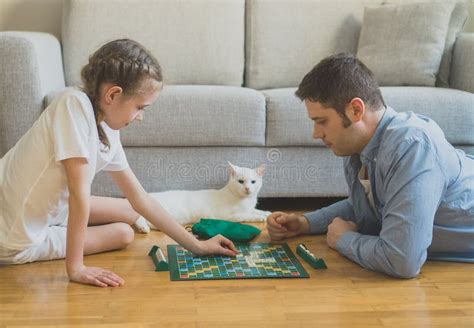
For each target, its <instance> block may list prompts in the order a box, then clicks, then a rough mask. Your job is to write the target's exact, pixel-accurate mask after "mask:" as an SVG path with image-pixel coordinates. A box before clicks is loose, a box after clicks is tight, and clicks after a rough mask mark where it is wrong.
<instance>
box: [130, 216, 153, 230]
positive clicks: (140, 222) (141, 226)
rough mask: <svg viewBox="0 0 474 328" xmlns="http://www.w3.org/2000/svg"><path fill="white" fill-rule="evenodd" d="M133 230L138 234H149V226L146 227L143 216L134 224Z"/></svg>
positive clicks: (146, 223)
mask: <svg viewBox="0 0 474 328" xmlns="http://www.w3.org/2000/svg"><path fill="white" fill-rule="evenodd" d="M134 226H135V228H136V229H137V231H138V232H139V233H149V232H150V226H149V225H148V222H147V221H146V219H145V218H144V217H143V216H140V217H139V218H138V219H137V221H135V223H134Z"/></svg>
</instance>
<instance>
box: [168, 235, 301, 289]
mask: <svg viewBox="0 0 474 328" xmlns="http://www.w3.org/2000/svg"><path fill="white" fill-rule="evenodd" d="M236 247H237V249H238V250H239V251H240V253H239V254H238V255H237V256H236V257H230V256H221V255H217V256H197V255H194V254H193V253H191V252H189V251H187V250H185V249H184V248H183V247H182V246H179V245H168V263H169V270H170V278H171V280H173V281H174V280H211V279H255V278H308V277H309V275H308V273H307V272H306V270H305V269H304V268H303V266H302V265H301V263H300V262H299V261H298V259H297V258H296V256H295V255H294V253H293V252H292V251H291V249H290V248H289V247H288V245H287V244H271V243H260V244H245V245H236Z"/></svg>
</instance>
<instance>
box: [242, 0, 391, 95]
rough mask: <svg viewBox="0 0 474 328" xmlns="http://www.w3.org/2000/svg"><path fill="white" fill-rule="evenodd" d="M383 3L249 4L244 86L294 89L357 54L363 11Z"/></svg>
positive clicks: (258, 0)
mask: <svg viewBox="0 0 474 328" xmlns="http://www.w3.org/2000/svg"><path fill="white" fill-rule="evenodd" d="M380 3H382V1H376V0H370V1H363V2H362V1H347V0H320V1H301V0H300V1H295V0H279V1H268V0H247V12H246V67H245V73H246V74H245V85H246V86H248V87H251V88H255V89H265V88H268V89H270V88H281V87H294V86H297V85H298V84H299V83H300V82H301V79H302V78H303V76H304V75H305V74H306V73H307V72H308V71H309V70H310V69H311V68H312V67H313V66H314V65H316V64H317V63H318V62H319V61H320V60H321V59H323V58H325V57H327V56H329V55H332V54H334V53H338V52H352V53H355V52H356V50H357V40H358V39H359V33H360V27H361V21H362V15H363V9H364V5H366V4H371V5H377V4H380ZM295 17H296V18H297V19H295Z"/></svg>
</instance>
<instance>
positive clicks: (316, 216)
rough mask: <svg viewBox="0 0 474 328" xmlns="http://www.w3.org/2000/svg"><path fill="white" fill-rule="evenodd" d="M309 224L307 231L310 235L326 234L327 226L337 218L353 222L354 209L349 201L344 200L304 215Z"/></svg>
mask: <svg viewBox="0 0 474 328" xmlns="http://www.w3.org/2000/svg"><path fill="white" fill-rule="evenodd" d="M304 216H305V217H306V219H307V220H308V222H309V231H310V233H312V234H317V233H326V232H327V231H328V225H330V224H331V222H332V220H333V219H334V218H335V217H337V216H339V217H341V218H343V219H344V220H351V221H353V220H354V209H353V207H352V203H351V201H350V199H344V200H341V201H339V202H337V203H334V204H332V205H330V206H327V207H324V208H322V209H319V210H316V211H314V212H311V213H306V214H304Z"/></svg>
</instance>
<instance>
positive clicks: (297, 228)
mask: <svg viewBox="0 0 474 328" xmlns="http://www.w3.org/2000/svg"><path fill="white" fill-rule="evenodd" d="M267 230H268V234H269V235H270V238H271V239H272V240H282V239H285V238H291V237H295V236H298V235H301V234H306V233H309V222H308V220H307V219H306V218H305V217H304V216H303V215H295V214H286V213H283V212H273V213H272V214H270V215H269V216H268V217H267Z"/></svg>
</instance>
